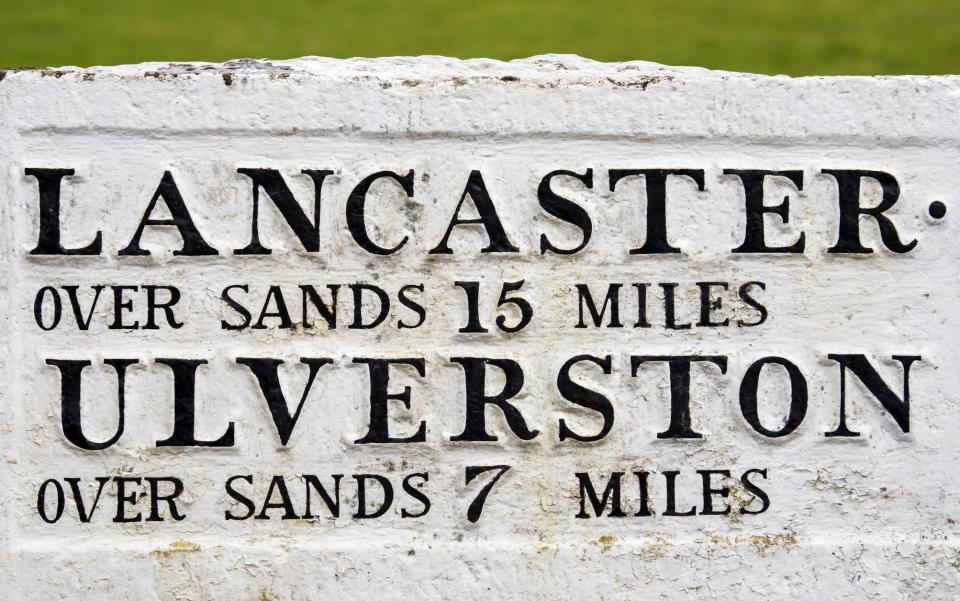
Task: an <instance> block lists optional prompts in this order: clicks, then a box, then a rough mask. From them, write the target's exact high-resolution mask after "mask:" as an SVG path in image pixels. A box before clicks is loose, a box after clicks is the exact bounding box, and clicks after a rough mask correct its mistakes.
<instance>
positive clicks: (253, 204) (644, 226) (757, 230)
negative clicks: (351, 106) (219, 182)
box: [24, 167, 942, 257]
mask: <svg viewBox="0 0 960 601" xmlns="http://www.w3.org/2000/svg"><path fill="white" fill-rule="evenodd" d="M237 173H238V174H240V175H241V176H245V177H247V178H249V179H250V181H252V194H251V196H250V197H249V199H247V200H243V202H245V203H247V204H248V205H249V206H250V215H251V217H252V219H251V221H250V223H249V226H248V228H249V231H250V238H249V243H248V244H246V245H245V246H243V247H241V248H233V249H231V250H230V251H227V250H226V249H218V248H216V247H215V246H214V245H212V244H211V243H210V240H209V239H208V237H207V236H206V235H205V234H204V233H203V232H202V231H201V229H200V228H199V227H198V225H197V224H196V222H195V220H194V218H193V215H192V214H191V209H190V206H191V204H192V203H195V202H198V199H193V198H190V199H188V198H185V197H184V195H183V194H182V193H181V190H180V188H179V186H178V184H177V182H176V180H175V178H174V176H173V174H172V172H171V171H164V172H163V174H162V175H161V176H159V184H158V185H157V187H156V189H155V192H154V193H153V195H152V196H151V198H150V200H149V201H148V202H147V203H146V208H145V210H144V211H143V213H142V217H140V218H139V220H137V221H136V222H131V227H130V237H129V238H125V241H124V242H121V243H120V244H122V246H121V245H120V244H116V246H115V248H116V254H117V255H118V256H120V257H124V256H142V255H149V254H151V253H150V250H149V249H147V248H143V247H142V246H141V239H142V238H143V236H144V233H145V232H147V231H153V229H154V228H175V229H176V231H177V233H178V235H179V238H180V246H179V248H172V249H171V250H172V252H173V254H174V255H178V256H208V255H219V254H221V252H232V254H234V255H266V254H270V253H271V249H270V248H268V247H267V246H266V245H265V244H264V243H263V242H262V241H261V239H260V234H259V215H260V213H261V209H262V205H264V203H262V202H261V197H262V195H261V191H263V192H264V193H265V195H266V197H267V198H269V200H270V201H272V202H273V204H274V205H275V208H276V209H277V211H278V214H279V217H280V218H281V219H282V220H283V221H284V222H285V223H286V224H287V226H289V229H290V231H291V232H292V233H293V234H294V235H295V236H296V238H297V240H298V241H299V244H300V245H301V246H302V248H303V250H304V251H306V252H311V253H317V252H321V234H320V231H321V230H320V224H321V204H322V202H321V199H322V198H323V196H324V187H325V186H324V184H325V182H326V181H328V180H330V179H333V178H329V176H331V175H333V174H334V171H332V170H329V169H303V170H301V172H300V176H302V177H308V178H309V179H310V180H311V181H312V184H313V188H314V198H313V207H312V210H311V211H309V212H308V211H307V210H305V209H304V203H303V202H302V199H297V198H296V197H295V196H294V194H293V192H291V190H290V187H289V186H288V185H287V182H286V180H285V176H284V175H283V174H282V173H281V172H280V171H279V170H277V169H271V168H257V169H252V168H240V169H237ZM722 173H723V175H724V176H725V177H728V178H730V180H731V181H736V182H739V183H738V184H737V185H739V186H740V187H741V188H742V191H743V198H744V204H743V208H744V211H743V220H742V224H743V229H742V242H741V243H740V244H739V245H738V246H736V247H735V248H732V249H731V252H733V253H803V252H804V251H805V248H806V240H805V235H804V232H803V231H802V230H798V231H797V232H796V233H795V234H794V237H793V239H792V240H791V241H789V242H786V243H784V242H779V243H775V242H772V241H770V240H769V239H768V238H767V236H766V233H767V230H766V228H767V227H770V226H771V225H772V224H773V223H774V222H775V221H776V220H779V222H780V223H781V224H788V223H790V197H789V195H786V196H783V197H780V198H766V197H765V192H764V182H765V181H767V180H778V181H780V182H782V183H785V185H787V186H792V188H793V189H795V190H797V191H798V192H799V191H802V190H803V187H804V171H802V170H779V171H777V170H763V169H723V170H722ZM24 174H25V175H26V176H27V177H29V178H34V179H35V180H36V183H37V186H38V202H39V211H38V228H37V230H38V236H37V244H36V246H35V247H33V248H32V249H31V250H30V254H31V255H40V256H43V255H101V254H104V236H103V234H102V232H100V231H91V232H89V233H88V234H86V235H88V236H89V238H88V239H89V240H90V242H89V243H87V244H84V245H80V246H78V245H72V246H65V245H64V243H63V242H62V239H61V228H62V227H68V228H70V231H72V232H73V233H74V235H76V236H80V235H81V232H78V231H76V227H77V226H76V225H75V224H67V223H62V221H63V218H62V217H63V216H62V215H61V210H60V207H61V189H62V188H63V187H64V183H65V182H66V181H69V180H70V178H71V177H72V176H73V175H74V174H75V170H74V169H73V168H33V167H31V168H27V169H25V170H24ZM415 175H416V174H415V173H414V171H413V170H412V169H410V170H406V171H403V170H400V171H377V172H375V173H371V174H370V175H367V176H365V177H363V178H362V179H361V180H360V181H359V182H358V183H356V184H355V185H354V186H353V188H352V190H351V192H350V193H349V195H348V196H347V199H346V202H345V205H344V211H345V215H344V217H345V221H346V226H347V230H348V231H349V235H350V238H351V239H352V240H353V242H354V243H355V244H356V245H357V246H358V247H359V248H361V249H363V251H366V252H367V253H370V254H373V255H392V254H394V253H397V252H399V251H400V250H401V249H403V248H404V247H405V246H406V245H407V243H408V242H410V236H409V235H404V234H402V233H400V234H396V235H395V236H390V237H391V238H393V239H390V240H386V239H382V238H383V237H385V236H383V235H382V234H381V233H379V228H378V227H377V224H376V223H373V221H375V220H374V219H373V218H371V217H370V216H369V215H368V211H367V200H368V193H369V192H370V190H371V188H372V187H374V186H377V188H378V190H380V189H384V190H386V189H388V188H382V187H383V186H390V187H392V188H393V189H394V191H393V192H391V194H396V195H397V196H399V197H400V198H403V197H404V196H405V197H406V198H408V199H409V198H414V196H415V195H416V194H417V184H416V181H415ZM423 175H424V176H425V175H427V174H423ZM814 175H815V176H818V177H825V178H829V179H831V180H833V181H834V182H835V192H834V193H833V197H832V198H831V199H829V203H828V204H829V205H833V206H835V207H836V238H835V240H836V241H835V242H834V243H833V244H832V245H831V246H830V247H829V248H828V249H827V253H830V254H866V253H872V252H874V251H875V250H876V249H875V248H874V247H873V246H871V244H870V243H869V242H867V241H866V240H864V239H862V238H861V229H862V228H864V227H866V225H865V224H866V223H868V222H869V221H872V222H873V223H874V224H875V227H876V228H878V233H879V242H880V243H881V244H882V246H883V247H885V248H886V249H887V250H888V251H891V252H893V253H898V254H902V253H907V252H910V251H911V250H912V249H913V248H914V247H915V246H916V244H917V241H916V240H911V239H905V238H904V236H902V234H901V232H899V231H898V229H897V226H896V225H895V224H894V222H893V220H892V218H891V217H890V216H888V215H887V214H886V212H887V211H889V210H890V209H892V208H893V207H894V205H895V204H896V203H897V200H898V199H899V198H900V185H899V182H898V181H897V179H896V177H895V176H894V175H892V174H890V173H887V172H884V171H872V170H863V169H821V170H820V171H819V172H814ZM601 178H603V179H605V180H606V181H605V184H606V186H607V187H608V188H609V190H610V192H611V193H612V194H617V193H618V189H619V188H618V186H619V187H622V186H620V184H621V182H624V181H626V180H634V179H638V180H642V181H643V183H644V187H645V203H644V212H645V217H644V219H643V221H644V222H643V223H640V224H637V225H636V228H637V229H640V230H642V231H643V232H644V235H643V243H642V244H640V245H639V246H637V247H635V248H630V249H629V254H631V255H664V254H675V253H681V252H683V249H682V248H680V247H678V246H676V245H675V243H674V242H672V241H671V235H670V232H668V227H667V224H668V219H667V213H668V206H669V202H668V200H669V199H668V195H669V194H668V190H670V189H673V190H676V188H675V187H676V186H687V187H692V188H691V189H693V190H696V191H698V192H701V193H702V192H705V191H706V184H705V172H704V170H703V169H695V168H682V169H680V168H678V169H663V168H656V169H643V168H637V169H609V170H608V171H607V172H606V173H604V174H602V176H601V175H598V177H596V178H595V177H594V171H593V169H586V170H583V171H579V172H578V171H573V170H564V169H560V170H555V171H551V172H549V173H547V174H546V175H544V176H543V178H542V179H541V180H540V182H539V185H538V187H537V190H536V197H537V201H538V203H539V206H540V208H541V209H542V210H543V211H544V212H545V213H546V214H548V215H550V216H551V217H552V218H555V219H556V220H559V221H560V222H563V223H565V224H568V225H569V226H571V227H572V228H575V230H576V231H578V233H579V236H578V238H579V240H578V241H576V242H575V243H574V242H565V243H560V242H557V241H556V240H551V238H550V236H549V235H548V234H547V233H541V234H540V237H539V252H540V254H547V253H553V254H558V255H572V254H577V253H579V252H581V251H582V250H584V249H585V248H587V246H588V244H589V243H590V240H591V237H592V235H593V231H594V223H593V219H592V218H591V215H590V212H589V211H587V210H586V209H585V208H584V207H583V206H582V205H581V204H578V203H577V202H575V201H573V200H571V199H569V198H566V197H564V196H561V195H560V194H559V193H558V192H557V191H556V190H555V188H554V183H555V182H557V181H563V182H565V183H566V184H567V185H574V186H577V187H579V188H580V189H581V190H583V191H584V192H588V191H592V190H595V187H598V186H600V185H603V184H604V182H599V181H598V180H600V179H601ZM864 182H867V184H864ZM668 184H670V185H669V186H668ZM867 185H869V186H870V187H871V189H876V187H879V190H880V193H879V198H872V199H871V198H864V197H866V196H873V194H866V193H864V190H862V188H863V189H866V187H867ZM78 187H79V189H78V190H77V191H76V193H77V195H78V198H80V199H81V200H80V202H81V203H87V202H94V201H93V200H92V199H83V198H82V194H83V191H82V185H79V186H78ZM461 189H462V192H460V190H461ZM628 192H629V193H631V194H635V193H634V192H632V191H628ZM457 195H459V202H458V203H457V204H456V207H455V208H454V209H452V210H450V209H447V210H445V211H444V213H443V215H441V216H440V217H438V219H442V220H444V223H446V224H447V225H446V228H445V230H444V233H443V234H442V235H440V236H438V237H437V239H436V241H434V240H430V241H429V246H430V247H429V250H428V252H429V254H431V255H449V254H454V250H453V248H451V245H450V244H451V239H452V238H455V233H456V232H458V231H459V229H460V228H461V227H463V226H469V227H480V228H482V229H483V231H484V233H485V235H486V238H487V241H486V245H485V246H483V247H482V248H481V249H480V251H481V252H483V253H518V252H521V248H520V247H519V246H518V245H517V244H516V243H515V241H514V237H513V236H512V235H511V232H510V231H508V228H507V227H505V225H504V222H503V220H502V219H501V215H500V214H499V213H498V209H497V206H496V202H495V200H494V198H493V196H492V195H491V193H490V192H489V190H488V187H487V184H486V182H485V179H484V175H483V174H482V173H481V172H480V171H479V170H472V171H470V173H469V175H468V176H466V178H465V184H464V185H463V187H462V188H458V190H456V191H452V192H451V194H450V196H451V200H452V199H454V198H457ZM568 195H569V194H568ZM641 198H642V197H641V196H640V195H637V198H632V199H628V200H636V201H638V202H639V201H640V199H641ZM161 201H162V203H163V205H165V206H163V207H161V206H159V205H160V203H161ZM468 201H469V203H468ZM504 201H509V202H510V203H512V204H515V203H516V199H501V201H499V202H504ZM934 204H936V205H937V207H934V205H931V208H930V212H931V215H932V216H933V215H939V214H940V213H942V210H941V206H940V204H939V203H934ZM194 206H195V205H194ZM824 206H828V205H824ZM438 210H439V209H438ZM716 210H717V206H716V205H715V204H711V203H704V205H703V208H702V212H703V213H704V214H708V213H711V212H713V211H716ZM161 213H162V214H164V215H167V214H169V217H167V216H163V217H158V215H159V214H161ZM138 214H139V213H138ZM467 215H470V216H467ZM472 215H476V216H472ZM115 217H116V216H115ZM131 217H132V218H133V219H135V216H131ZM865 218H867V219H865ZM381 219H382V218H381ZM630 227H634V226H632V225H631V226H630ZM113 242H114V243H116V241H113Z"/></svg>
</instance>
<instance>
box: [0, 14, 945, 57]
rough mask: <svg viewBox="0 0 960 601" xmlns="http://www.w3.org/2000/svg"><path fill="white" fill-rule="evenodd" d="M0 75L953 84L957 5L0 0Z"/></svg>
mask: <svg viewBox="0 0 960 601" xmlns="http://www.w3.org/2000/svg"><path fill="white" fill-rule="evenodd" d="M0 7H2V10H0V23H2V32H0V65H3V66H62V65H79V66H89V65H94V64H116V63H130V62H140V61H147V60H154V61H187V60H204V61H221V60H227V59H231V58H241V57H254V58H263V57H270V58H291V57H296V56H302V55H311V54H315V55H324V56H334V57H349V56H388V55H412V54H443V55H449V56H458V57H479V56H483V57H491V58H500V59H511V58H518V57H524V56H530V55H533V54H542V53H548V52H556V53H575V54H580V55H583V56H587V57H590V58H593V59H596V60H602V61H616V60H628V59H642V60H650V61H657V62H662V63H668V64H674V65H681V64H682V65H699V66H704V67H711V68H719V69H729V70H738V71H753V72H758V73H787V74H791V75H809V74H823V75H832V74H897V73H916V74H934V73H960V0H901V1H889V0H874V1H869V0H802V1H801V0H766V1H764V0H742V1H737V0H726V1H722V0H635V1H632V2H631V1H626V0H612V1H608V2H603V1H600V2H587V1H577V0H540V1H528V0H523V1H521V0H515V1H510V0H488V1H486V2H483V1H474V2H464V1H460V0H377V1H375V0H353V1H342V2H333V1H327V0H283V1H259V2H258V1H254V0H219V1H211V0H70V1H64V0H33V1H23V0H0Z"/></svg>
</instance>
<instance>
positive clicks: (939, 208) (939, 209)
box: [928, 200, 947, 219]
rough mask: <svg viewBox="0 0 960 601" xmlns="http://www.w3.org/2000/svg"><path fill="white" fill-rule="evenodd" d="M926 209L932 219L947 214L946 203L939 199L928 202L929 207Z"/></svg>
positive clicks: (941, 217)
mask: <svg viewBox="0 0 960 601" xmlns="http://www.w3.org/2000/svg"><path fill="white" fill-rule="evenodd" d="M928 211H929V213H930V216H931V217H933V218H934V219H943V216H944V215H946V214H947V205H945V204H943V203H942V202H940V201H939V200H935V201H933V202H931V203H930V208H929V209H928Z"/></svg>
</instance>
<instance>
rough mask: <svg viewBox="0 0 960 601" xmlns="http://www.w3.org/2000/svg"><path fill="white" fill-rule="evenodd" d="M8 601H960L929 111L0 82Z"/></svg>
mask: <svg viewBox="0 0 960 601" xmlns="http://www.w3.org/2000/svg"><path fill="white" fill-rule="evenodd" d="M0 141H2V145H0V158H2V162H0V165H2V171H0V173H2V181H0V192H2V202H0V217H2V228H3V229H2V240H3V242H2V246H0V248H2V252H3V263H2V265H3V268H2V269H3V274H4V282H5V285H4V286H3V288H2V292H0V294H2V305H0V306H2V315H3V319H2V320H0V328H2V330H0V338H2V341H3V348H2V350H0V361H2V370H3V375H4V382H5V385H4V386H3V387H2V388H0V395H2V403H0V418H2V420H0V423H2V431H3V447H4V454H5V459H6V461H4V462H3V469H2V472H0V482H2V485H3V486H2V487H0V489H2V497H0V499H2V507H3V517H4V522H3V523H4V528H3V534H2V551H3V554H2V559H0V575H2V576H3V579H4V582H5V589H6V591H7V592H6V593H5V596H6V597H7V598H10V599H18V600H27V599H37V600H48V599H60V598H62V599H71V600H76V599H97V600H99V599H186V600H197V599H225V600H226V599H229V600H244V599H249V600H254V599H258V600H261V601H265V600H281V599H283V600H287V599H295V600H307V599H326V598H331V599H374V598H376V599H420V598H431V599H454V598H456V599H508V598H523V599H654V598H657V599H659V598H678V599H795V598H807V599H821V598H822V599H827V598H831V599H837V598H845V599H896V598H924V599H926V598H949V597H951V596H953V595H955V594H956V590H957V587H958V586H960V576H958V574H960V550H958V546H957V536H958V530H957V524H956V521H957V520H958V519H960V505H958V501H957V498H958V494H960V484H958V482H960V480H958V478H957V476H956V475H955V472H956V471H957V469H958V467H960V451H958V448H960V447H958V443H957V440H958V428H960V383H958V380H957V376H956V372H957V368H956V360H957V357H958V356H960V336H958V334H960V331H958V313H957V308H956V307H957V303H958V293H960V281H958V276H957V264H958V259H960V251H958V244H957V230H956V227H955V226H954V223H955V222H956V218H955V216H954V215H953V214H952V213H953V211H954V210H955V209H954V205H955V204H956V201H957V195H958V188H960V170H958V168H957V165H958V161H960V152H958V148H960V78H957V77H891V78H852V77H851V78H802V79H790V78H786V77H765V76H754V75H743V74H736V73H723V72H711V71H704V70H701V69H688V68H671V67H663V66H659V65H654V64H649V63H620V64H601V63H594V62H590V61H586V60H583V59H579V58H576V57H568V56H546V57H539V58H532V59H527V60H522V61H514V62H510V63H501V62H496V61H489V60H472V61H456V60H451V59H443V58H415V59H379V60H349V61H337V60H328V59H316V58H311V59H302V60H297V61H287V62H267V61H235V62H230V63H225V64H222V65H211V64H199V63H197V64H159V63H153V64H145V65H136V66H125V67H110V68H91V69H78V68H63V69H44V70H19V71H17V70H11V71H7V72H5V73H4V74H3V75H2V76H0Z"/></svg>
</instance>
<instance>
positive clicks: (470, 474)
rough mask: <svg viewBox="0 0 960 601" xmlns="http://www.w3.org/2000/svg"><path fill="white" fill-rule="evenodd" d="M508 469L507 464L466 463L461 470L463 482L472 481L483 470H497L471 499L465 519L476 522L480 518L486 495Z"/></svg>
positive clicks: (468, 482)
mask: <svg viewBox="0 0 960 601" xmlns="http://www.w3.org/2000/svg"><path fill="white" fill-rule="evenodd" d="M509 469H510V466H509V465H468V466H467V467H466V468H464V470H463V472H464V473H463V475H464V484H470V483H471V482H473V480H474V478H476V477H477V476H479V475H480V474H482V473H484V472H489V471H490V470H498V471H497V474H496V475H495V476H494V477H493V478H492V479H491V480H490V482H487V484H486V485H484V487H483V488H481V489H480V492H479V493H477V496H476V497H475V498H474V499H473V502H472V503H470V507H469V508H468V509H467V520H469V521H470V522H471V523H476V522H477V521H478V520H479V519H480V513H481V512H483V504H484V503H485V502H486V500H487V495H489V494H490V491H491V490H492V489H493V487H494V485H495V484H496V483H497V481H498V480H499V479H500V478H501V477H502V476H503V475H504V474H506V473H507V470H509Z"/></svg>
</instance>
